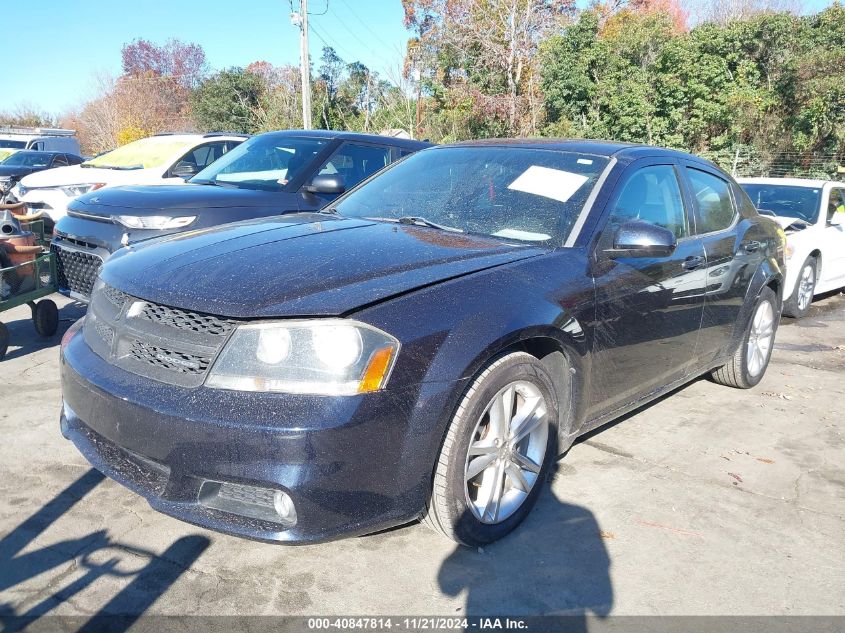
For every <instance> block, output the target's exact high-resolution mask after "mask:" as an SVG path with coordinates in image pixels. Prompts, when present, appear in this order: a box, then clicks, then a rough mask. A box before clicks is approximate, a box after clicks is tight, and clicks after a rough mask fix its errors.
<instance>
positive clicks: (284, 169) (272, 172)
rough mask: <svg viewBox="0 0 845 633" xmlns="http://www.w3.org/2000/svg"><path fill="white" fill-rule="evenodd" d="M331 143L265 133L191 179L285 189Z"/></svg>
mask: <svg viewBox="0 0 845 633" xmlns="http://www.w3.org/2000/svg"><path fill="white" fill-rule="evenodd" d="M327 143H328V140H326V139H319V138H307V137H296V136H288V135H283V134H262V135H261V136H254V137H252V138H251V139H249V140H248V141H245V142H243V143H241V144H240V145H238V146H237V147H236V148H234V149H233V150H231V151H229V152H227V153H226V154H224V155H223V156H222V157H221V158H220V159H219V160H216V161H215V162H213V163H211V165H209V166H208V167H206V168H205V169H203V170H202V171H201V172H199V173H198V174H197V175H196V176H194V177H193V178H191V182H192V183H195V184H196V183H198V184H206V185H208V184H212V185H221V186H228V187H237V188H239V189H259V190H262V191H285V190H286V189H287V185H288V183H289V182H291V181H292V180H294V179H296V177H297V176H298V175H299V174H300V173H302V171H303V170H304V169H305V168H306V167H308V166H309V165H310V164H311V163H312V162H314V159H315V158H316V156H317V154H319V153H320V152H321V151H322V150H323V148H324V147H325V146H326V144H327Z"/></svg>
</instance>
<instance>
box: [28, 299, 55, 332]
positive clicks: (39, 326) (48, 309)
mask: <svg viewBox="0 0 845 633" xmlns="http://www.w3.org/2000/svg"><path fill="white" fill-rule="evenodd" d="M32 320H33V321H34V322H35V331H36V332H38V334H40V335H41V336H53V334H55V333H56V330H58V329H59V309H58V308H57V307H56V304H55V303H54V302H53V300H52V299H42V300H41V301H39V302H38V303H36V304H35V314H34V315H33V317H32Z"/></svg>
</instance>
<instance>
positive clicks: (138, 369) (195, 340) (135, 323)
mask: <svg viewBox="0 0 845 633" xmlns="http://www.w3.org/2000/svg"><path fill="white" fill-rule="evenodd" d="M237 324H238V322H237V321H235V320H232V319H225V318H221V317H216V316H213V315H208V314H201V313H197V312H191V311H188V310H182V309H180V308H173V307H170V306H162V305H159V304H156V303H152V302H150V301H144V300H143V299H138V298H136V297H133V296H132V295H130V294H127V293H126V292H123V291H121V290H118V289H117V288H114V287H111V286H108V285H102V286H101V288H100V289H98V290H97V292H96V293H95V294H94V295H93V296H92V297H91V304H90V305H89V307H88V314H87V316H86V317H85V329H84V333H85V341H86V342H87V343H88V345H89V346H90V347H91V349H92V350H93V351H94V352H95V353H96V354H97V355H99V356H101V357H102V358H103V359H105V360H106V361H108V362H109V363H111V364H113V365H115V366H116V367H119V368H121V369H124V370H126V371H128V372H131V373H134V374H137V375H140V376H145V377H147V378H151V379H153V380H158V381H160V382H164V383H168V384H172V385H178V386H182V387H198V386H200V385H201V384H202V383H203V381H204V380H205V376H206V374H207V373H208V370H209V368H210V367H211V364H212V363H213V362H214V358H215V357H216V356H217V353H218V352H219V351H220V349H221V348H222V346H223V344H224V342H225V341H226V338H227V335H228V334H229V333H230V332H231V331H232V330H233V329H234V328H235V327H236V326H237Z"/></svg>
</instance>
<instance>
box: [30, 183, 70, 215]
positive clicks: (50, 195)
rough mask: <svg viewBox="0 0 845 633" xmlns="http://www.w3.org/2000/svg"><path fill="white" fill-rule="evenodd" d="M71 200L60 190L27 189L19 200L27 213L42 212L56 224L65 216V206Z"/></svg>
mask: <svg viewBox="0 0 845 633" xmlns="http://www.w3.org/2000/svg"><path fill="white" fill-rule="evenodd" d="M72 199H73V198H70V197H68V196H67V195H66V194H65V193H64V192H63V191H62V190H61V189H47V188H45V189H27V192H26V194H25V195H23V196H21V197H19V200H20V201H21V202H23V203H24V204H25V205H26V209H27V212H29V213H35V212H37V211H42V212H43V213H44V214H46V215H48V216H50V218H51V219H52V220H53V221H54V222H56V221H58V220H59V219H61V218H63V217H65V216H66V215H67V205H68V203H69V202H70V201H71V200H72Z"/></svg>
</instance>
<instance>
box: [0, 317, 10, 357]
mask: <svg viewBox="0 0 845 633" xmlns="http://www.w3.org/2000/svg"><path fill="white" fill-rule="evenodd" d="M8 349H9V330H7V329H6V326H5V325H3V324H2V323H0V360H3V357H4V356H5V355H6V350H8Z"/></svg>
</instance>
